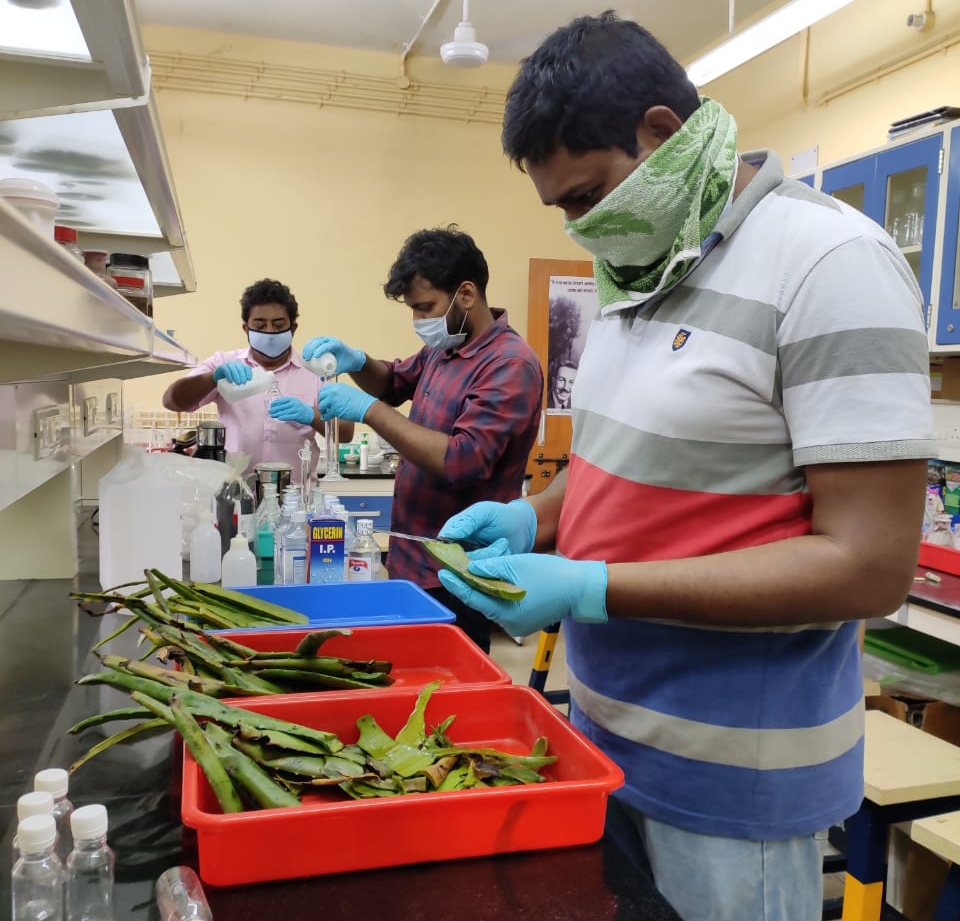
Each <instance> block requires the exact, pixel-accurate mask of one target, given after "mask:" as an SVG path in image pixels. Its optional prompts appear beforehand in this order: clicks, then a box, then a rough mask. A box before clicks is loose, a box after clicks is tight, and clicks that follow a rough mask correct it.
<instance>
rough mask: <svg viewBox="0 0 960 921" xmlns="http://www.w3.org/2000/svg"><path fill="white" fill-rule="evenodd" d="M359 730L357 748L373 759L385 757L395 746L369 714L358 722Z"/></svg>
mask: <svg viewBox="0 0 960 921" xmlns="http://www.w3.org/2000/svg"><path fill="white" fill-rule="evenodd" d="M357 729H359V730H360V738H359V739H357V746H358V747H359V748H361V749H362V750H363V751H365V752H366V753H367V754H368V755H370V757H371V758H381V757H383V756H384V755H385V754H386V753H387V752H388V751H390V749H391V747H392V746H393V745H394V744H395V743H394V740H393V739H391V738H390V736H388V735H387V734H386V733H385V732H384V731H383V730H382V729H381V728H380V725H379V724H378V723H377V721H376V720H375V719H374V718H373V717H372V716H371V715H370V714H369V713H367V714H364V715H363V716H361V717H360V719H358V720H357Z"/></svg>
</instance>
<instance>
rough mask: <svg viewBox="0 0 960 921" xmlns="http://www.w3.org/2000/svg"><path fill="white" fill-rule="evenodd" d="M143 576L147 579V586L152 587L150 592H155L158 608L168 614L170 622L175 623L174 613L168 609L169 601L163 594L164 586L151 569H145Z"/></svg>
mask: <svg viewBox="0 0 960 921" xmlns="http://www.w3.org/2000/svg"><path fill="white" fill-rule="evenodd" d="M143 574H144V575H145V576H146V577H147V585H149V586H150V591H151V592H153V597H154V598H155V599H156V602H157V607H159V608H160V610H161V611H163V613H164V614H166V615H167V617H168V618H169V619H170V620H174V621H175V620H176V617H174V615H173V613H172V612H171V611H170V608H168V607H167V599H166V598H165V597H164V594H163V584H162V583H161V582H160V580H159V579H157V577H156V576H155V575H154V574H153V573H152V572H151V571H150V570H149V569H145V570H144V571H143Z"/></svg>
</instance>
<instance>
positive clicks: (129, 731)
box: [69, 711, 170, 774]
mask: <svg viewBox="0 0 960 921" xmlns="http://www.w3.org/2000/svg"><path fill="white" fill-rule="evenodd" d="M147 712H148V713H149V711H147ZM161 731H162V732H169V731H170V725H169V724H168V723H167V721H166V720H164V719H152V720H143V721H142V722H139V723H137V724H136V725H135V726H128V727H127V728H126V729H121V730H120V732H115V733H114V734H113V735H112V736H107V738H105V739H101V740H100V741H99V742H97V744H96V745H94V746H93V747H92V748H90V749H89V750H88V751H87V752H86V754H84V755H83V756H82V757H80V758H78V759H77V760H76V761H74V762H73V764H71V765H70V768H69V772H70V773H71V774H72V773H73V772H74V771H76V770H77V768H80V767H82V766H83V765H85V764H86V763H87V762H88V761H89V760H90V759H91V758H94V757H96V756H97V755H100V754H102V753H103V752H105V751H106V750H107V749H108V748H112V747H113V746H114V745H122V744H123V743H124V742H129V741H130V740H131V739H136V738H137V737H139V736H144V735H150V734H156V733H159V732H161Z"/></svg>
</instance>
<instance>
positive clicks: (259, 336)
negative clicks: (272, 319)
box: [247, 329, 293, 358]
mask: <svg viewBox="0 0 960 921" xmlns="http://www.w3.org/2000/svg"><path fill="white" fill-rule="evenodd" d="M247 338H248V340H249V341H250V347H251V348H252V349H254V350H255V351H257V352H259V353H260V354H261V355H266V356H267V358H279V357H280V356H281V355H282V354H283V353H284V352H285V351H286V350H287V349H288V348H290V344H291V343H292V342H293V330H292V329H285V330H284V331H283V332H282V333H265V332H263V331H262V330H259V329H251V330H248V331H247Z"/></svg>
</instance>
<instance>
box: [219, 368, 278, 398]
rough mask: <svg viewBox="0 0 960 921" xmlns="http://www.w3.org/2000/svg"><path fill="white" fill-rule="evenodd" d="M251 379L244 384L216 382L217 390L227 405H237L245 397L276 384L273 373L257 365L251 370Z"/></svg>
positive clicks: (226, 381)
mask: <svg viewBox="0 0 960 921" xmlns="http://www.w3.org/2000/svg"><path fill="white" fill-rule="evenodd" d="M251 371H252V373H253V377H251V378H250V380H248V381H247V382H246V383H245V384H231V383H230V381H228V380H226V379H223V378H222V379H221V380H219V381H217V390H219V391H220V396H222V397H223V398H224V399H225V400H226V401H227V402H228V403H239V402H240V400H245V399H247V397H252V396H256V395H257V394H258V393H264V392H265V391H267V390H269V389H270V388H271V387H272V386H273V385H274V384H275V383H276V382H277V376H276V375H275V374H274V373H273V371H267V370H265V369H264V368H261V367H260V366H259V365H258V366H257V367H255V368H252V369H251Z"/></svg>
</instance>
